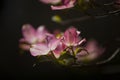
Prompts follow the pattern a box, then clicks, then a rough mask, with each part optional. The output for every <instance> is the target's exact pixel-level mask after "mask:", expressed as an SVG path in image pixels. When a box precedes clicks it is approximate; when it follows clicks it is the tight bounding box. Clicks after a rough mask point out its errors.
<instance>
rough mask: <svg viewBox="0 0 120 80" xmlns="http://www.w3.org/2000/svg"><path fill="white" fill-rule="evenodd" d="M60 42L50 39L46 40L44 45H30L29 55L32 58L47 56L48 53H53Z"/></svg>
mask: <svg viewBox="0 0 120 80" xmlns="http://www.w3.org/2000/svg"><path fill="white" fill-rule="evenodd" d="M59 43H60V40H59V39H56V38H51V39H50V40H47V42H46V43H38V44H34V45H32V47H31V48H30V52H31V55H33V56H40V55H47V54H49V52H50V51H53V50H55V49H56V48H57V46H58V45H59Z"/></svg>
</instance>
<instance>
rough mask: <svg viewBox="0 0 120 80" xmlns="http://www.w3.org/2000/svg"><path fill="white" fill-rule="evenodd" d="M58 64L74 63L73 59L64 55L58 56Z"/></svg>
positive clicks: (68, 55) (67, 54) (68, 54)
mask: <svg viewBox="0 0 120 80" xmlns="http://www.w3.org/2000/svg"><path fill="white" fill-rule="evenodd" d="M58 62H59V63H60V64H62V65H66V66H67V65H72V64H74V62H75V57H74V56H72V55H70V53H66V54H63V55H61V56H60V58H59V59H58Z"/></svg>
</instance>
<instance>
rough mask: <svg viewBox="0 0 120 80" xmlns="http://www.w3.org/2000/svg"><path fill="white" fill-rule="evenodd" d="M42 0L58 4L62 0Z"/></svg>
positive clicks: (42, 0)
mask: <svg viewBox="0 0 120 80" xmlns="http://www.w3.org/2000/svg"><path fill="white" fill-rule="evenodd" d="M40 1H41V2H43V3H45V4H57V3H59V2H60V1H61V0H40Z"/></svg>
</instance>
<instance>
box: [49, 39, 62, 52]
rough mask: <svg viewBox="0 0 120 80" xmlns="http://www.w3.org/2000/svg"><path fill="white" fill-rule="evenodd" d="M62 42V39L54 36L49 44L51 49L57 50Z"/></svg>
mask: <svg viewBox="0 0 120 80" xmlns="http://www.w3.org/2000/svg"><path fill="white" fill-rule="evenodd" d="M59 43H60V40H59V39H56V38H53V39H51V40H50V42H49V44H48V47H49V48H50V49H51V50H55V49H56V47H57V46H58V45H59Z"/></svg>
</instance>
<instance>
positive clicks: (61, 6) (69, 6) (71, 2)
mask: <svg viewBox="0 0 120 80" xmlns="http://www.w3.org/2000/svg"><path fill="white" fill-rule="evenodd" d="M75 1H76V0H70V1H66V2H65V3H66V4H64V3H63V5H60V6H51V8H52V10H61V9H68V8H72V7H74V3H75Z"/></svg>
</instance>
